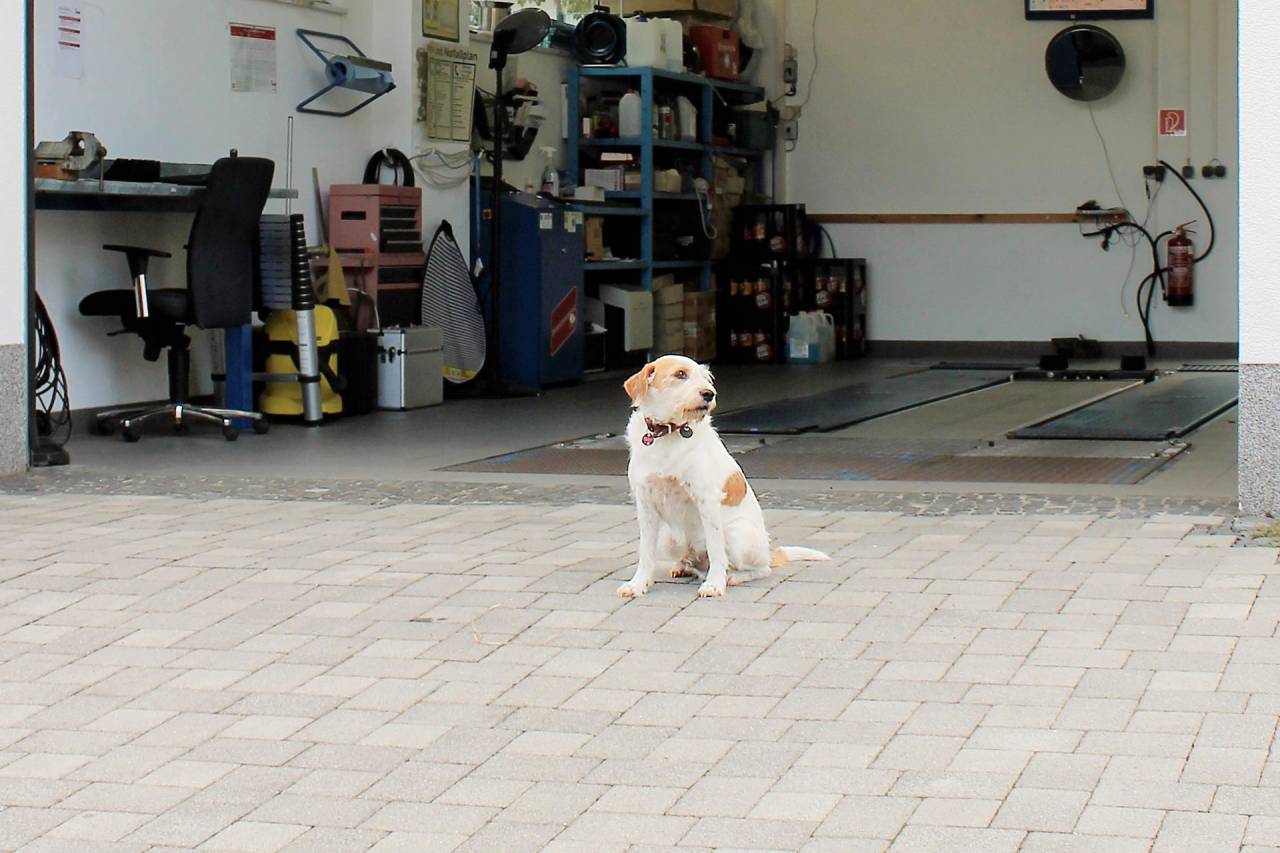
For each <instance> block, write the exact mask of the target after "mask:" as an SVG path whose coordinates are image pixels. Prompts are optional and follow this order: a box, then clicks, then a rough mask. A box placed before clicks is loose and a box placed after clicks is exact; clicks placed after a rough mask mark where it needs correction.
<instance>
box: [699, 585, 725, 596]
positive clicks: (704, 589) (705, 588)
mask: <svg viewBox="0 0 1280 853" xmlns="http://www.w3.org/2000/svg"><path fill="white" fill-rule="evenodd" d="M722 595H724V586H723V585H721V584H714V583H712V582H711V581H704V582H703V584H702V586H700V587H698V596H699V597H700V598H719V597H720V596H722Z"/></svg>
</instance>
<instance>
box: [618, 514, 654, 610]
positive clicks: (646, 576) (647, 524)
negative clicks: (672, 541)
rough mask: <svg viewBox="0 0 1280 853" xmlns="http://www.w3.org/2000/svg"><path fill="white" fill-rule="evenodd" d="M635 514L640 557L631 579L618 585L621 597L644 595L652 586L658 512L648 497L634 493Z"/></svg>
mask: <svg viewBox="0 0 1280 853" xmlns="http://www.w3.org/2000/svg"><path fill="white" fill-rule="evenodd" d="M636 516H637V518H638V519H639V521H640V558H639V560H638V561H637V562H636V573H635V574H634V575H632V577H631V580H629V581H627V582H626V583H624V584H623V585H622V586H620V587H618V595H620V596H622V597H623V598H636V597H638V596H641V595H644V594H645V593H646V592H648V591H649V587H651V586H653V576H654V573H655V571H656V569H655V565H656V561H657V551H658V523H659V519H658V514H657V513H656V512H654V509H653V506H652V505H651V504H650V503H649V500H648V498H646V497H644V496H642V495H639V494H637V495H636Z"/></svg>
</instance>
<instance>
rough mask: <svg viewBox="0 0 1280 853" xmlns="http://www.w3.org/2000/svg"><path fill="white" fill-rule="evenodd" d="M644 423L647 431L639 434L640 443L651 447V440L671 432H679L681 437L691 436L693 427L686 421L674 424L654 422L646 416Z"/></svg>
mask: <svg viewBox="0 0 1280 853" xmlns="http://www.w3.org/2000/svg"><path fill="white" fill-rule="evenodd" d="M644 425H645V426H646V427H648V430H649V431H648V432H646V433H645V434H644V435H642V436H640V443H641V444H643V445H644V446H645V447H651V446H652V445H653V442H654V441H656V440H657V439H659V438H662V437H663V436H664V435H671V434H672V433H673V432H678V433H680V437H681V438H693V427H691V426H689V424H687V423H683V424H680V425H679V426H676V425H675V424H655V423H654V422H653V421H651V420H649V419H648V418H645V419H644Z"/></svg>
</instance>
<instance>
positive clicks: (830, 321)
mask: <svg viewBox="0 0 1280 853" xmlns="http://www.w3.org/2000/svg"><path fill="white" fill-rule="evenodd" d="M817 330H818V360H819V361H820V362H822V363H823V364H825V363H827V362H828V361H834V360H835V357H836V318H835V317H832V316H831V315H830V314H819V315H817Z"/></svg>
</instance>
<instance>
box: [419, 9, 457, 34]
mask: <svg viewBox="0 0 1280 853" xmlns="http://www.w3.org/2000/svg"><path fill="white" fill-rule="evenodd" d="M422 34H423V35H424V36H426V37H427V38H433V39H448V40H449V41H458V40H459V39H458V0H422Z"/></svg>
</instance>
